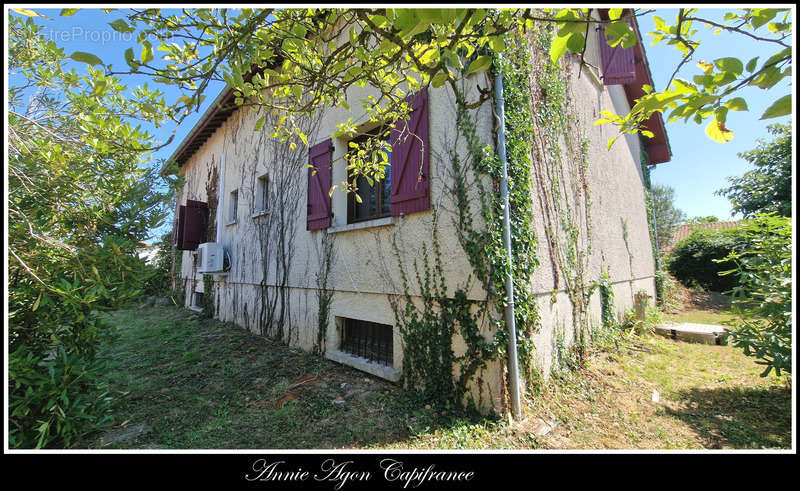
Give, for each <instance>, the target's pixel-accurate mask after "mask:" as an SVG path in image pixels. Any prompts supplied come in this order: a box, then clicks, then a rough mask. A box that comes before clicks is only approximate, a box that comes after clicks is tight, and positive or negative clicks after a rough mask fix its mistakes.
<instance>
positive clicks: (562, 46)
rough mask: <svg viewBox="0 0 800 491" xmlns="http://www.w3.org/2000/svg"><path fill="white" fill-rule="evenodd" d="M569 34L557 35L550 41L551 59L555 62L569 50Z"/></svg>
mask: <svg viewBox="0 0 800 491" xmlns="http://www.w3.org/2000/svg"><path fill="white" fill-rule="evenodd" d="M568 40H569V38H568V36H556V37H555V38H554V39H553V42H552V43H550V60H551V61H552V62H553V63H555V62H557V61H558V59H559V58H561V56H562V55H563V54H564V53H566V52H567V41H568Z"/></svg>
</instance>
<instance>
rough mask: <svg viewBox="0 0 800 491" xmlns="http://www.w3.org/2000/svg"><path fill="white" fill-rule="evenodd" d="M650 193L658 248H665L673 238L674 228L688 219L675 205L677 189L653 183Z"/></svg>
mask: <svg viewBox="0 0 800 491" xmlns="http://www.w3.org/2000/svg"><path fill="white" fill-rule="evenodd" d="M650 195H651V202H652V206H653V215H654V216H655V222H656V223H655V228H656V236H657V237H658V249H659V250H663V249H664V248H665V247H667V245H669V243H670V241H671V240H672V232H673V230H674V228H675V227H676V226H678V225H679V224H681V223H682V222H683V221H684V220H685V219H686V214H685V213H684V212H683V211H682V210H680V209H678V208H676V207H675V189H673V188H672V187H670V186H665V185H662V184H653V185H652V186H651V188H650Z"/></svg>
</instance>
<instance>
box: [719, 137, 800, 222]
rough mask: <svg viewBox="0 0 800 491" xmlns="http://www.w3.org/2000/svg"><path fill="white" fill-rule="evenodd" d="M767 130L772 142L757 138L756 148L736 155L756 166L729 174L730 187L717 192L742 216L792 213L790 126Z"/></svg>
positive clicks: (786, 214)
mask: <svg viewBox="0 0 800 491" xmlns="http://www.w3.org/2000/svg"><path fill="white" fill-rule="evenodd" d="M768 130H769V132H770V133H771V134H772V135H774V138H773V139H772V140H771V141H764V140H759V142H758V146H756V148H754V149H753V150H750V151H748V152H744V153H740V154H739V157H740V158H743V159H745V160H747V161H748V162H750V163H751V164H752V165H753V166H755V169H753V170H751V171H747V172H745V173H744V175H742V176H740V177H729V178H728V181H729V182H730V183H731V186H730V187H727V188H725V189H720V190H719V191H717V194H721V195H723V196H725V197H727V198H728V199H729V200H730V202H731V204H732V205H733V212H735V213H741V214H742V215H744V216H745V218H750V217H753V216H755V215H757V214H759V213H770V212H775V213H777V214H779V215H781V216H785V217H791V216H792V127H791V125H788V124H773V125H770V126H769V127H768Z"/></svg>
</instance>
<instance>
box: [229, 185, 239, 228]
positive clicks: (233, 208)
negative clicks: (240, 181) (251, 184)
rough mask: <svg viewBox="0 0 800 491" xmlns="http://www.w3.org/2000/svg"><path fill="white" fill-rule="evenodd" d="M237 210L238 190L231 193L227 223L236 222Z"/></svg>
mask: <svg viewBox="0 0 800 491" xmlns="http://www.w3.org/2000/svg"><path fill="white" fill-rule="evenodd" d="M238 208H239V190H238V189H234V190H233V191H231V199H230V201H229V203H228V223H234V222H236V217H237V215H236V213H237V210H238Z"/></svg>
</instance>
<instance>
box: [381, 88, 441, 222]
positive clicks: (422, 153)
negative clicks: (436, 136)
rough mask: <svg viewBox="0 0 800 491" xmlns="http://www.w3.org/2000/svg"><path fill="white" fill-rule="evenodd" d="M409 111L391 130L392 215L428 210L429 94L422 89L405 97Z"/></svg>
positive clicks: (429, 201)
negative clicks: (403, 121)
mask: <svg viewBox="0 0 800 491" xmlns="http://www.w3.org/2000/svg"><path fill="white" fill-rule="evenodd" d="M406 101H408V102H409V103H410V104H411V109H412V112H411V114H410V119H409V121H408V131H406V129H405V125H400V126H402V128H397V129H395V130H392V133H391V136H390V139H389V143H390V144H391V145H392V196H391V214H392V215H393V216H399V215H405V214H408V213H416V212H419V211H424V210H428V209H430V207H431V200H430V189H429V188H430V186H429V181H430V174H429V167H430V138H429V135H428V94H427V92H425V91H422V92H418V93H416V94H412V95H410V96H409V97H407V98H406Z"/></svg>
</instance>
